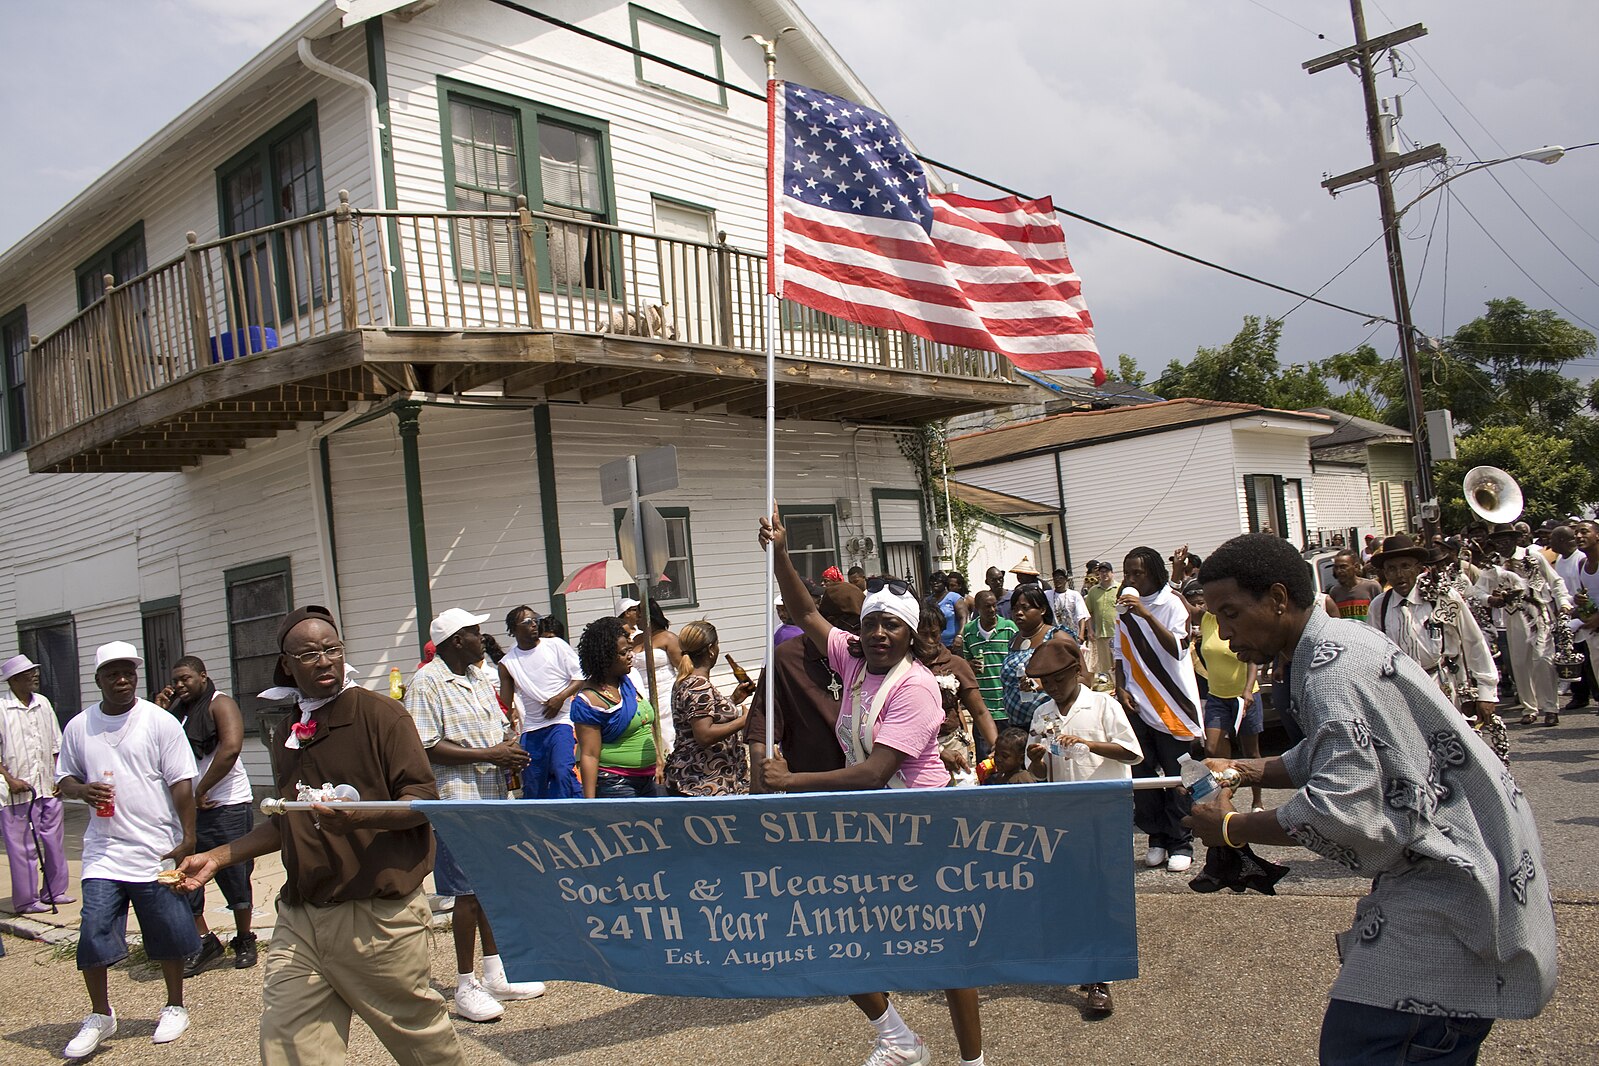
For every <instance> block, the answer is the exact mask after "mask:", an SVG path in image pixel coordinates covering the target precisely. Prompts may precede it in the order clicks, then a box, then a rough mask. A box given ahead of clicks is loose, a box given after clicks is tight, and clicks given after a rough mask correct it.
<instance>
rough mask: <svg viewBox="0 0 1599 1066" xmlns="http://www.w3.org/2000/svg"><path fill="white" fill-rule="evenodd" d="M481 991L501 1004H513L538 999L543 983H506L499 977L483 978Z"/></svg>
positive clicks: (542, 989)
mask: <svg viewBox="0 0 1599 1066" xmlns="http://www.w3.org/2000/svg"><path fill="white" fill-rule="evenodd" d="M483 991H485V992H487V993H488V994H489V995H491V996H493V997H494V998H495V999H497V1000H499V1001H500V1002H501V1003H514V1002H516V1001H517V1000H522V999H538V998H539V997H540V996H542V995H543V994H544V982H543V981H507V980H506V979H505V978H503V977H501V978H499V979H497V980H496V979H495V978H492V977H485V978H483Z"/></svg>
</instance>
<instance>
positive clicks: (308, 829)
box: [177, 606, 464, 1066]
mask: <svg viewBox="0 0 1599 1066" xmlns="http://www.w3.org/2000/svg"><path fill="white" fill-rule="evenodd" d="M278 648H279V650H280V651H281V652H282V656H281V658H280V659H279V660H278V669H277V675H276V677H275V680H276V681H278V682H279V684H281V685H284V686H293V687H294V688H295V689H297V690H298V699H297V709H298V712H299V714H298V721H296V722H294V723H293V725H292V727H291V728H286V729H284V730H283V734H282V735H281V736H279V737H276V738H274V740H273V744H272V771H273V778H274V782H275V785H276V788H277V793H278V795H279V796H280V797H281V798H283V799H286V800H293V799H295V798H297V793H298V790H299V786H300V785H301V784H305V785H309V786H311V787H313V788H316V787H320V786H321V785H322V784H324V783H325V782H333V783H335V784H348V785H351V786H353V787H354V788H355V789H356V791H357V792H359V793H360V796H361V799H363V800H408V799H417V800H427V799H437V798H438V789H437V786H436V785H435V784H434V780H433V770H432V768H431V767H430V766H429V764H428V757H427V753H426V752H425V751H424V750H423V748H422V743H421V741H420V740H419V739H418V737H417V732H416V727H415V726H414V725H412V723H411V717H410V715H408V714H407V713H406V711H405V708H404V707H403V706H401V705H400V704H399V703H398V702H396V701H395V700H392V699H389V698H388V697H386V696H382V695H379V694H377V693H375V692H370V691H368V690H367V689H364V688H361V687H360V686H359V685H352V684H348V683H347V682H346V680H345V676H344V647H343V645H342V644H340V643H339V634H338V630H337V629H336V628H334V625H333V618H332V616H331V615H330V614H329V612H328V611H327V609H326V608H324V607H315V606H308V607H301V608H299V609H298V610H296V611H294V612H292V613H290V614H289V615H288V617H286V618H285V619H284V620H283V624H282V626H280V627H279V629H278ZM280 849H281V850H282V853H283V866H284V870H285V872H286V874H287V879H286V881H285V883H284V886H283V892H282V895H281V896H279V898H278V905H277V911H278V924H277V928H276V930H275V931H274V932H273V934H272V942H271V944H270V945H269V946H268V948H267V953H266V977H265V986H264V987H263V989H262V993H261V998H262V1012H261V1062H262V1063H263V1066H290V1064H294V1066H320V1064H323V1063H327V1064H329V1066H333V1064H336V1063H339V1064H341V1063H343V1062H344V1061H345V1054H346V1048H347V1043H348V1034H349V1029H350V1015H351V1014H352V1013H357V1014H359V1015H360V1016H361V1018H362V1020H363V1021H365V1022H366V1023H367V1025H369V1026H370V1027H371V1029H372V1031H373V1033H375V1034H376V1035H377V1037H378V1039H379V1040H381V1041H382V1042H383V1046H384V1047H385V1048H387V1049H388V1052H389V1054H390V1055H392V1056H393V1057H394V1059H395V1061H396V1062H399V1063H402V1064H414V1066H434V1064H439V1063H442V1064H445V1066H456V1064H461V1063H463V1062H464V1059H463V1058H462V1055H461V1048H460V1044H459V1043H458V1042H457V1040H456V1036H455V1030H454V1028H453V1027H452V1026H451V1025H450V1019H449V1015H448V1014H446V1013H445V1010H444V998H443V997H442V996H440V995H439V994H438V992H436V991H434V989H433V987H432V984H431V976H432V974H431V960H430V957H429V951H428V927H429V917H430V916H429V912H428V906H427V897H426V896H425V895H424V893H423V892H422V879H423V878H424V877H426V876H427V874H428V871H429V870H431V869H432V866H433V834H432V832H431V831H430V829H429V827H428V822H427V819H426V818H425V817H424V816H423V815H421V814H417V813H412V812H411V811H366V810H361V811H352V810H347V809H344V810H341V809H340V808H339V807H338V805H337V804H333V805H322V806H318V807H316V808H314V810H313V813H311V814H303V813H290V814H283V815H278V816H276V817H273V818H270V819H268V820H267V821H266V822H264V823H263V824H261V825H260V826H258V827H256V828H255V829H254V830H252V831H251V832H250V833H248V834H246V835H245V836H243V837H240V838H239V839H238V840H235V841H233V842H232V843H229V844H224V845H223V846H221V847H219V848H214V849H212V850H211V851H207V852H204V853H203V854H199V855H194V856H191V857H190V858H188V859H186V860H184V862H183V865H182V866H181V867H180V869H181V870H182V871H183V873H184V875H185V876H184V879H183V881H182V882H181V883H180V884H179V885H178V886H177V888H178V890H179V891H191V890H193V889H194V888H197V887H199V886H200V885H203V884H205V883H206V882H207V881H209V880H210V879H211V878H212V877H213V876H214V875H215V874H216V871H217V870H218V869H220V868H221V867H223V866H228V865H231V864H233V863H236V862H243V861H245V860H246V859H252V858H257V857H259V856H261V855H266V854H269V853H271V852H273V851H278V850H280Z"/></svg>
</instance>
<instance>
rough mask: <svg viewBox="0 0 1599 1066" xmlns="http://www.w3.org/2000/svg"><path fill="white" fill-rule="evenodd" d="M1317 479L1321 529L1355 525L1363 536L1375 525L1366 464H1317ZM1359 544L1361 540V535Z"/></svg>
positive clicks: (1318, 519)
mask: <svg viewBox="0 0 1599 1066" xmlns="http://www.w3.org/2000/svg"><path fill="white" fill-rule="evenodd" d="M1315 482H1316V519H1317V526H1319V527H1320V528H1321V529H1332V530H1342V529H1347V528H1349V527H1351V526H1354V527H1357V528H1358V529H1359V531H1360V535H1361V536H1364V535H1365V534H1367V533H1370V532H1371V531H1372V530H1373V529H1374V528H1375V527H1376V525H1377V523H1376V522H1375V521H1374V520H1373V519H1372V514H1371V483H1370V481H1369V480H1368V479H1367V477H1366V469H1365V467H1361V466H1340V465H1337V464H1324V463H1317V464H1316V465H1315ZM1312 532H1314V528H1313V529H1312ZM1356 543H1357V544H1358V543H1360V541H1359V539H1358V538H1357V540H1356Z"/></svg>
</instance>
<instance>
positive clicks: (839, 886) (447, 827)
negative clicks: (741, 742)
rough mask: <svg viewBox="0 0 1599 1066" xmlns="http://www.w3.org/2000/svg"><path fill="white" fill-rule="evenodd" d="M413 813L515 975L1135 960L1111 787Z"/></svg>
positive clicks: (876, 973)
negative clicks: (472, 899) (430, 829)
mask: <svg viewBox="0 0 1599 1066" xmlns="http://www.w3.org/2000/svg"><path fill="white" fill-rule="evenodd" d="M417 807H418V808H419V809H421V810H423V811H424V812H425V813H426V814H427V816H428V818H429V819H431V820H432V822H433V825H434V827H435V828H436V829H437V830H438V832H439V834H440V836H441V837H442V838H443V839H444V841H445V843H446V844H447V845H448V846H449V848H450V851H451V853H452V854H453V855H454V856H455V858H456V860H457V861H458V862H459V863H460V865H461V867H462V868H463V869H464V870H465V871H466V873H467V875H468V877H469V878H470V879H471V881H472V885H473V887H474V888H475V889H476V890H477V895H478V898H479V900H480V901H481V902H482V904H483V906H484V908H485V910H486V911H487V912H488V916H489V920H490V922H491V923H492V925H493V927H494V934H495V939H496V940H497V941H498V943H499V947H500V954H501V956H502V957H503V958H504V959H505V963H506V969H507V971H508V972H509V974H510V977H511V978H512V979H513V980H552V979H553V980H570V981H587V982H592V983H594V984H600V985H606V986H608V987H611V988H617V989H622V990H624V991H629V992H645V993H654V994H658V995H677V996H720V997H727V998H739V999H749V998H765V997H783V996H816V995H845V994H850V993H859V992H874V991H886V990H891V989H893V990H905V989H940V988H970V987H981V986H985V985H993V984H1002V983H1003V984H1009V983H1042V984H1079V983H1083V982H1088V981H1120V980H1125V979H1127V978H1131V977H1136V976H1137V974H1138V947H1137V937H1136V930H1135V923H1134V913H1133V870H1132V864H1131V862H1130V860H1129V858H1128V854H1129V853H1128V843H1127V842H1128V840H1129V839H1130V838H1131V836H1132V790H1131V787H1130V785H1129V784H1128V783H1126V782H1119V781H1117V782H1085V783H1079V784H1062V785H1017V786H999V787H985V788H947V789H926V790H916V791H907V790H900V789H894V790H883V791H877V792H830V793H817V794H810V795H782V796H739V797H727V798H715V799H652V800H528V801H521V800H505V801H499V802H487V801H485V802H431V803H418V804H417Z"/></svg>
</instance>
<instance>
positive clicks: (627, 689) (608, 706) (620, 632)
mask: <svg viewBox="0 0 1599 1066" xmlns="http://www.w3.org/2000/svg"><path fill="white" fill-rule="evenodd" d="M577 660H578V664H579V665H580V666H581V667H582V668H583V679H584V681H586V682H587V685H586V687H585V688H584V689H583V691H581V692H579V693H578V694H577V695H576V696H573V697H572V726H573V728H575V729H576V730H577V750H578V773H579V776H581V777H582V779H583V795H584V797H585V798H587V799H596V798H602V799H613V798H614V799H626V798H630V797H651V796H658V795H660V791H659V789H658V788H657V786H656V783H655V736H654V732H653V730H652V729H651V724H652V723H653V722H654V720H655V713H656V712H655V708H654V707H652V706H650V701H649V699H648V698H647V697H645V696H644V695H642V694H641V693H640V692H639V690H638V689H637V688H636V687H634V685H633V680H632V678H631V677H629V676H628V672H629V671H630V670H631V669H632V668H633V639H632V637H630V636H628V633H627V630H626V629H625V628H624V627H623V625H622V622H621V621H620V620H619V619H617V618H615V617H613V616H610V615H606V616H604V617H601V618H596V619H595V620H594V621H592V622H590V623H589V624H588V627H587V628H585V629H584V630H583V636H582V637H580V638H579V639H578V642H577Z"/></svg>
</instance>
